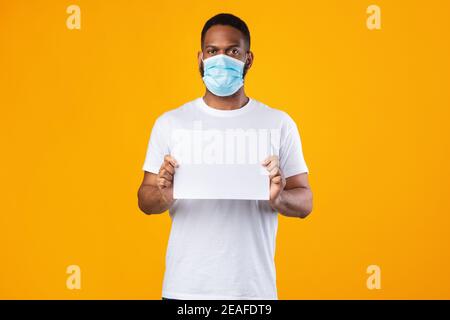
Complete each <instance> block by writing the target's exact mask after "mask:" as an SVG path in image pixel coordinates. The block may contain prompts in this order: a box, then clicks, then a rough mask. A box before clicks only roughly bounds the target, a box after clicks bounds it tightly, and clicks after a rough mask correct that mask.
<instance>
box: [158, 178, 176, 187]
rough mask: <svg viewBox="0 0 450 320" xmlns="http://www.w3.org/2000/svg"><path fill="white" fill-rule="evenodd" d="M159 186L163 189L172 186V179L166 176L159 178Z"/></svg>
mask: <svg viewBox="0 0 450 320" xmlns="http://www.w3.org/2000/svg"><path fill="white" fill-rule="evenodd" d="M157 184H158V187H159V188H161V189H164V188H170V187H171V186H172V181H169V180H166V179H164V178H158V179H157Z"/></svg>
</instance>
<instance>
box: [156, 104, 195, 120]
mask: <svg viewBox="0 0 450 320" xmlns="http://www.w3.org/2000/svg"><path fill="white" fill-rule="evenodd" d="M196 100H197V99H194V100H191V101H188V102H186V103H184V104H182V105H181V106H178V107H175V108H172V109H169V110H167V111H165V112H163V113H162V114H161V115H160V116H159V117H157V118H156V121H155V124H159V125H166V126H170V125H171V124H172V123H173V122H174V121H176V120H177V119H183V118H185V117H186V116H187V115H189V114H190V113H191V111H192V109H193V108H195V103H196Z"/></svg>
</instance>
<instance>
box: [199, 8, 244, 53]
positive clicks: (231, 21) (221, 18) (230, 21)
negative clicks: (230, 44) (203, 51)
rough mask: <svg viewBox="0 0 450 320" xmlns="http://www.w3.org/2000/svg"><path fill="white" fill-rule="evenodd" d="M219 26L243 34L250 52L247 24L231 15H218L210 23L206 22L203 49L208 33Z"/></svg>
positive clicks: (203, 30)
mask: <svg viewBox="0 0 450 320" xmlns="http://www.w3.org/2000/svg"><path fill="white" fill-rule="evenodd" d="M218 24H220V25H223V26H231V27H233V28H236V29H238V30H239V31H240V32H242V34H243V35H244V40H245V43H246V44H247V49H248V50H250V30H248V27H247V24H246V23H245V22H244V21H243V20H241V19H240V18H238V17H236V16H235V15H233V14H231V13H219V14H216V15H215V16H214V17H212V18H210V19H209V20H208V21H206V23H205V25H204V26H203V29H202V39H201V46H202V47H203V43H204V41H205V35H206V32H207V31H208V30H209V28H211V27H212V26H215V25H218Z"/></svg>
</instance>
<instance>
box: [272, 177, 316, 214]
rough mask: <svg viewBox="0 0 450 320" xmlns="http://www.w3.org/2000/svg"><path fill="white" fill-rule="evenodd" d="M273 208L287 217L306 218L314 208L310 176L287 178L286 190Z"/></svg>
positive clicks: (273, 204) (279, 196)
mask: <svg viewBox="0 0 450 320" xmlns="http://www.w3.org/2000/svg"><path fill="white" fill-rule="evenodd" d="M271 206H272V208H273V209H274V210H276V211H278V212H280V213H281V214H282V215H285V216H287V217H299V218H306V217H307V216H308V215H309V214H310V213H311V211H312V207H313V201H312V192H311V188H310V186H309V182H308V174H307V173H301V174H298V175H295V176H292V177H289V178H287V179H286V186H285V188H284V190H282V191H281V192H280V194H279V195H278V197H277V198H275V199H274V200H273V201H272V202H271Z"/></svg>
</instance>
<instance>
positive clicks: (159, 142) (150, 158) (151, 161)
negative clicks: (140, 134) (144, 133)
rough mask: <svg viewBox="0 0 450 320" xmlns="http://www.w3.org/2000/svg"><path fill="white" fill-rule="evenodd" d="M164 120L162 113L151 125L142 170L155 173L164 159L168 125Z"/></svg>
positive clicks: (166, 148)
mask: <svg viewBox="0 0 450 320" xmlns="http://www.w3.org/2000/svg"><path fill="white" fill-rule="evenodd" d="M165 122H166V121H165V119H164V115H162V116H160V117H159V118H158V119H156V121H155V123H154V125H153V128H152V132H151V134H150V139H149V142H148V147H147V154H146V156H145V161H144V166H143V167H142V169H143V170H144V171H147V172H152V173H156V174H157V173H158V172H159V168H160V167H161V165H162V163H163V161H164V156H165V155H167V154H169V139H168V126H167V124H166V123H165Z"/></svg>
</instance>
